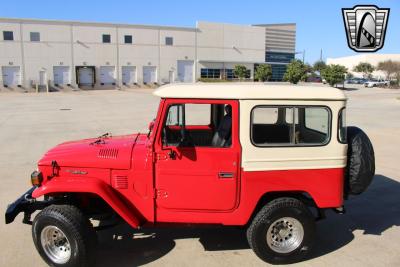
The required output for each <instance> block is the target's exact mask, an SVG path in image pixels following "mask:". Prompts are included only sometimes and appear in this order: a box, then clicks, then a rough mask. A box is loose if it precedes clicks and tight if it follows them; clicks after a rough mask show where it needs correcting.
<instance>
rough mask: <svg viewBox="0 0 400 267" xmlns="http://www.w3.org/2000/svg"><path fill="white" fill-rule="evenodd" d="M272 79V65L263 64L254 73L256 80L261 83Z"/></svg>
mask: <svg viewBox="0 0 400 267" xmlns="http://www.w3.org/2000/svg"><path fill="white" fill-rule="evenodd" d="M271 77H272V68H271V65H268V64H262V65H258V66H257V68H256V71H255V72H254V78H255V79H256V80H258V81H260V82H265V81H268V80H269V79H270V78H271Z"/></svg>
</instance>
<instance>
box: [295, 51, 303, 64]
mask: <svg viewBox="0 0 400 267" xmlns="http://www.w3.org/2000/svg"><path fill="white" fill-rule="evenodd" d="M294 54H295V55H297V54H303V64H304V60H305V57H306V50H305V49H304V50H303V51H297V52H295V53H294Z"/></svg>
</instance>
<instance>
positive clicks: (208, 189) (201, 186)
mask: <svg viewBox="0 0 400 267" xmlns="http://www.w3.org/2000/svg"><path fill="white" fill-rule="evenodd" d="M182 104H184V105H182ZM226 105H230V106H231V107H232V113H231V114H232V115H231V118H230V120H231V122H232V124H231V125H232V128H231V136H230V138H231V143H230V144H229V143H225V145H223V146H222V145H215V144H213V140H214V135H215V132H216V129H217V128H218V127H217V126H214V124H215V122H216V121H217V119H216V118H217V117H219V118H220V120H223V119H226V118H228V117H226V116H227V115H226V114H225V115H224V111H223V110H224V107H225V106H226ZM164 107H165V108H164V111H163V115H162V116H163V125H162V128H161V131H159V133H158V136H157V137H156V138H157V140H156V144H155V154H156V163H155V165H156V166H155V187H156V204H157V218H158V219H159V220H160V221H163V220H165V221H168V220H169V219H168V218H167V217H163V216H168V215H165V214H166V213H165V212H164V211H166V210H167V211H169V212H175V211H183V210H186V211H196V212H197V211H198V212H204V211H229V210H232V209H234V208H235V207H236V205H237V203H238V186H239V179H240V171H239V168H240V166H239V165H240V160H239V158H240V144H239V141H238V124H237V119H238V104H237V101H228V100H191V101H190V102H189V103H187V102H185V101H184V100H174V101H172V100H171V101H170V100H166V105H164ZM216 110H219V111H220V112H215V111H216ZM218 114H219V115H218ZM228 119H229V118H228ZM183 129H184V131H185V132H186V133H185V134H184V135H185V138H182V130H183Z"/></svg>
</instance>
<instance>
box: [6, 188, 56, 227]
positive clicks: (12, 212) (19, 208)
mask: <svg viewBox="0 0 400 267" xmlns="http://www.w3.org/2000/svg"><path fill="white" fill-rule="evenodd" d="M36 188H37V187H36V186H33V187H32V188H31V189H29V190H28V191H26V192H25V194H23V195H22V196H20V197H19V198H18V199H17V200H16V201H14V202H13V203H12V204H9V205H8V207H7V210H6V214H5V219H6V224H9V223H12V222H13V221H14V219H15V217H17V215H18V214H19V213H21V212H23V213H24V219H23V220H22V222H23V223H26V224H31V223H32V222H31V220H30V218H31V214H32V213H33V212H35V211H36V210H39V209H43V208H44V207H46V206H47V205H48V204H49V203H48V201H36V200H35V199H34V198H32V192H33V191H35V189H36Z"/></svg>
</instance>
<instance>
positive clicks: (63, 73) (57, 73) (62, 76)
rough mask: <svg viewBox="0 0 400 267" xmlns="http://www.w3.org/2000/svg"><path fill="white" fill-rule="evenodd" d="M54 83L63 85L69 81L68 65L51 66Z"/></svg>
mask: <svg viewBox="0 0 400 267" xmlns="http://www.w3.org/2000/svg"><path fill="white" fill-rule="evenodd" d="M53 75H54V84H57V85H64V84H70V83H71V75H70V70H69V67H68V66H54V67H53Z"/></svg>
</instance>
